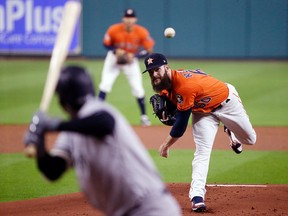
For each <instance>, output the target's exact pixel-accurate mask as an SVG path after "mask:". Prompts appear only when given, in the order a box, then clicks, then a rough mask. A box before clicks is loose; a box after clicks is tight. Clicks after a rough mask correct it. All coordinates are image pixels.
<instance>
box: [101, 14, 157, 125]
mask: <svg viewBox="0 0 288 216" xmlns="http://www.w3.org/2000/svg"><path fill="white" fill-rule="evenodd" d="M136 22H137V17H136V13H135V11H134V10H133V9H127V10H125V12H124V16H123V18H122V23H117V24H114V25H112V26H110V27H109V28H108V30H107V32H106V34H105V36H104V40H103V43H104V46H105V47H106V48H107V49H108V52H107V56H106V58H105V62H104V67H103V71H102V78H101V83H100V86H99V89H100V93H99V98H100V99H102V100H105V98H106V94H107V93H109V92H111V90H112V86H113V84H114V82H115V80H116V78H117V77H118V76H119V74H120V71H123V73H124V74H125V76H126V78H127V79H128V82H129V84H130V86H131V90H132V94H133V96H135V97H136V99H137V102H138V105H139V108H140V113H141V119H140V120H141V124H142V125H143V126H149V125H150V121H149V118H148V116H147V115H146V108H145V92H144V88H143V83H142V76H141V71H140V66H139V62H138V58H140V57H145V56H147V54H149V53H151V52H152V51H153V47H154V43H155V42H154V40H153V39H152V38H151V36H150V34H149V31H148V30H147V29H146V28H144V27H143V26H140V25H137V24H136ZM119 59H121V61H120V60H119Z"/></svg>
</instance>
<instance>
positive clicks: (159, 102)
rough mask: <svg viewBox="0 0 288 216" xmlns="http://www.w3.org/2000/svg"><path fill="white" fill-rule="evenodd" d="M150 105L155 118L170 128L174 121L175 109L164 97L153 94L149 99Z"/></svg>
mask: <svg viewBox="0 0 288 216" xmlns="http://www.w3.org/2000/svg"><path fill="white" fill-rule="evenodd" d="M150 104H151V105H152V109H153V111H154V114H155V117H156V116H157V117H158V119H159V120H160V121H161V122H162V123H163V124H165V125H168V126H172V125H173V124H174V122H175V121H176V112H177V107H176V106H175V105H174V104H173V103H172V102H171V101H170V100H169V99H168V98H167V97H165V96H161V95H159V94H154V95H152V96H151V97H150Z"/></svg>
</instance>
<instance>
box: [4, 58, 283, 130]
mask: <svg viewBox="0 0 288 216" xmlns="http://www.w3.org/2000/svg"><path fill="white" fill-rule="evenodd" d="M72 63H75V64H80V65H83V66H85V67H87V68H88V69H89V70H90V71H91V73H92V75H93V79H94V81H95V87H96V88H97V89H98V85H99V83H100V78H101V71H102V67H103V60H102V59H97V60H96V59H88V60H69V61H67V64H72ZM169 64H170V66H171V67H172V68H175V69H177V68H188V69H193V68H201V69H202V70H204V71H206V72H207V73H208V74H211V75H213V76H214V77H216V78H219V79H221V80H223V81H225V82H229V83H231V84H233V85H234V86H235V87H236V88H237V90H238V92H239V94H240V96H241V98H242V101H243V103H244V105H245V108H246V111H247V113H248V114H249V116H250V119H251V122H252V123H253V125H255V126H288V115H286V108H287V106H288V100H287V99H288V82H287V80H288V73H287V71H288V62H286V61H209V60H169ZM48 65H49V60H48V59H46V60H43V59H42V60H39V59H38V60H36V61H33V62H32V63H31V60H17V61H16V60H15V61H12V60H8V61H6V60H3V59H2V60H0V67H1V70H0V110H1V113H0V124H26V123H28V122H30V118H31V116H32V113H33V112H35V111H36V110H37V108H38V106H39V103H40V99H41V96H42V92H43V88H44V83H45V80H46V76H47V74H46V73H47V69H48ZM143 66H144V65H143V63H142V62H141V67H142V69H143ZM143 83H144V88H145V90H146V95H147V96H146V104H147V112H148V115H149V116H150V118H151V120H152V123H153V124H161V123H160V122H159V121H158V120H157V119H155V118H154V117H153V114H152V110H151V106H150V105H149V102H148V100H149V97H150V96H151V95H152V94H153V90H152V88H151V85H150V79H149V76H148V74H144V75H143ZM107 101H108V102H109V103H111V104H112V105H114V106H115V107H116V108H118V109H119V110H120V112H122V113H123V114H124V116H126V117H127V119H128V121H129V122H130V123H131V124H133V125H138V124H139V123H140V121H139V114H140V111H139V108H138V105H137V103H136V100H135V98H134V97H133V96H132V94H131V90H130V87H129V85H128V82H127V80H126V77H125V76H124V75H123V74H121V75H120V77H119V78H118V79H117V80H116V83H115V85H114V86H113V89H112V92H111V93H110V94H108V96H107ZM49 112H50V113H51V114H52V115H56V116H63V115H64V114H63V112H62V110H61V109H60V108H59V106H58V104H57V100H56V98H55V97H54V98H53V102H52V104H51V106H50V109H49Z"/></svg>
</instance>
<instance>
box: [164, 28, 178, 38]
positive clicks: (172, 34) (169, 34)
mask: <svg viewBox="0 0 288 216" xmlns="http://www.w3.org/2000/svg"><path fill="white" fill-rule="evenodd" d="M175 34H176V32H175V30H174V29H173V28H171V27H168V28H166V29H165V31H164V36H165V37H166V38H173V37H175Z"/></svg>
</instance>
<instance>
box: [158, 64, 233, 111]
mask: <svg viewBox="0 0 288 216" xmlns="http://www.w3.org/2000/svg"><path fill="white" fill-rule="evenodd" d="M171 79H172V86H173V87H172V91H171V92H170V93H169V94H168V92H167V91H166V92H162V94H164V95H166V96H168V97H169V98H170V100H171V101H172V102H173V103H175V104H177V109H178V110H180V111H185V110H188V109H189V108H192V111H193V112H203V113H209V112H211V111H212V110H213V109H214V108H216V107H217V106H219V105H220V104H221V103H222V102H223V101H224V100H225V99H227V97H228V94H229V90H228V87H227V85H226V84H225V83H224V82H222V81H220V80H218V79H215V78H213V77H212V76H210V75H207V74H206V73H204V72H203V71H201V70H199V69H197V70H172V78H171Z"/></svg>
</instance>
